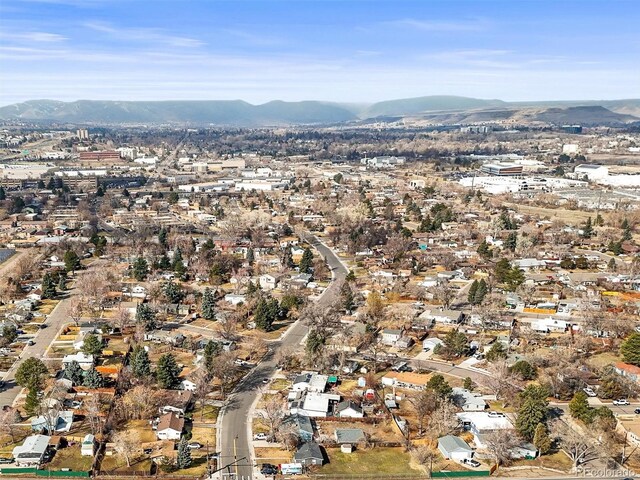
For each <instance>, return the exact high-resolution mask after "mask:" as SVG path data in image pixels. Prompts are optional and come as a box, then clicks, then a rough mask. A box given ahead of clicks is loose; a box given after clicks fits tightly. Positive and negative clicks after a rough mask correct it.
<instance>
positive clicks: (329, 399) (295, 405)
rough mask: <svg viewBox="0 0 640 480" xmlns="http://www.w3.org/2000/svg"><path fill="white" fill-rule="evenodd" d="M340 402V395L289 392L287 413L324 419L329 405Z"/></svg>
mask: <svg viewBox="0 0 640 480" xmlns="http://www.w3.org/2000/svg"><path fill="white" fill-rule="evenodd" d="M339 401H340V395H331V394H328V393H315V392H290V393H289V413H290V414H291V415H306V416H307V417H326V416H327V415H329V412H330V411H331V405H332V404H334V403H338V402H339Z"/></svg>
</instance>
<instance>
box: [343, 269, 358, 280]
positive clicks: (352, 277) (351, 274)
mask: <svg viewBox="0 0 640 480" xmlns="http://www.w3.org/2000/svg"><path fill="white" fill-rule="evenodd" d="M344 279H345V280H346V281H347V282H355V281H356V274H355V273H354V271H353V270H349V273H347V276H346V277H345V278H344Z"/></svg>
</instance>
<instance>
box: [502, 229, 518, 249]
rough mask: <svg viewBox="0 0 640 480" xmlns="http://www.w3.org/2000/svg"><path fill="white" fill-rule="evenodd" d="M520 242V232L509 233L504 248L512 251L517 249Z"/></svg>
mask: <svg viewBox="0 0 640 480" xmlns="http://www.w3.org/2000/svg"><path fill="white" fill-rule="evenodd" d="M517 243H518V234H517V233H516V232H511V233H510V234H509V235H507V238H506V239H505V241H504V248H506V249H507V250H511V251H512V252H515V251H516V245H517Z"/></svg>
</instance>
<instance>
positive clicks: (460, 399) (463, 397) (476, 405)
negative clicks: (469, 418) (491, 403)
mask: <svg viewBox="0 0 640 480" xmlns="http://www.w3.org/2000/svg"><path fill="white" fill-rule="evenodd" d="M451 396H452V399H453V403H455V404H456V405H457V406H458V407H460V408H461V409H462V410H464V411H465V412H482V411H484V410H486V408H487V402H485V401H484V399H483V398H482V396H481V395H480V394H479V393H473V392H470V391H469V390H467V389H466V388H460V387H454V388H453V389H452V392H451Z"/></svg>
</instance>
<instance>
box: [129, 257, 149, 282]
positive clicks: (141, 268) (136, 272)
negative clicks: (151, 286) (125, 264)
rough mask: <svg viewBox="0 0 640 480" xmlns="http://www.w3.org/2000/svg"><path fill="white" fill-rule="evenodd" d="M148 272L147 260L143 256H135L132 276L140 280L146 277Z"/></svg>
mask: <svg viewBox="0 0 640 480" xmlns="http://www.w3.org/2000/svg"><path fill="white" fill-rule="evenodd" d="M148 274H149V265H148V264H147V261H146V260H145V259H144V258H143V257H138V258H136V260H135V262H133V278H135V279H136V280H138V281H139V282H141V281H143V280H144V279H145V278H147V275H148Z"/></svg>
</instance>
